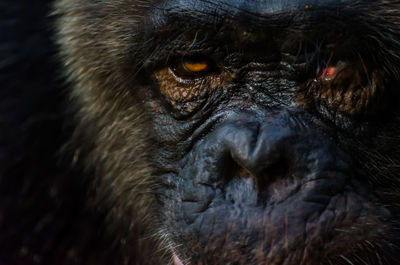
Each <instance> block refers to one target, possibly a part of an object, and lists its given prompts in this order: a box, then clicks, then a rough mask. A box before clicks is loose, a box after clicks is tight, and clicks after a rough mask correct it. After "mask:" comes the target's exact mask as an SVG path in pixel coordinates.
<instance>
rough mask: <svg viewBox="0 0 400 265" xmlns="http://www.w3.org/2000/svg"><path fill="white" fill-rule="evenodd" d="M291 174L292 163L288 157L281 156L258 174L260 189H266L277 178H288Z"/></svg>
mask: <svg viewBox="0 0 400 265" xmlns="http://www.w3.org/2000/svg"><path fill="white" fill-rule="evenodd" d="M289 175H290V163H289V160H288V159H287V158H286V157H284V156H283V157H280V158H279V159H277V160H276V161H274V162H273V163H270V164H269V165H267V166H266V167H265V168H263V170H262V171H261V172H260V173H259V174H258V176H257V186H258V188H259V190H265V189H267V188H268V186H270V185H271V183H273V182H275V181H276V180H277V179H282V178H287V177H289Z"/></svg>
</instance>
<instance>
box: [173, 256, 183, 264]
mask: <svg viewBox="0 0 400 265" xmlns="http://www.w3.org/2000/svg"><path fill="white" fill-rule="evenodd" d="M172 260H173V261H174V265H184V264H183V262H182V261H181V259H180V258H179V257H178V256H177V255H176V254H173V256H172Z"/></svg>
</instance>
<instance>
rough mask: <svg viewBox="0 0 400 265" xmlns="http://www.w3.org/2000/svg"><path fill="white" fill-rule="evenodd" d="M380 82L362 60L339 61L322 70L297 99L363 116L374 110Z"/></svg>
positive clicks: (377, 76) (376, 75) (347, 113)
mask: <svg viewBox="0 0 400 265" xmlns="http://www.w3.org/2000/svg"><path fill="white" fill-rule="evenodd" d="M380 83H381V80H380V78H379V75H378V74H377V73H376V72H375V71H373V70H371V68H370V67H368V65H367V64H365V62H364V61H350V62H349V61H347V62H345V61H338V62H336V63H335V64H331V65H327V66H326V67H324V68H323V69H321V71H319V74H318V77H317V78H316V79H314V80H313V82H311V83H310V86H309V87H308V88H307V89H308V91H307V94H308V95H306V96H305V97H304V98H302V97H300V98H299V99H300V100H304V99H305V98H308V97H309V98H311V99H312V100H314V102H316V101H317V102H321V103H323V105H324V106H326V107H328V108H329V109H330V110H332V111H335V112H341V113H343V114H346V115H362V114H366V113H368V112H369V111H370V110H372V109H373V108H372V107H371V106H372V105H373V104H374V102H375V100H374V99H375V98H376V94H377V93H378V89H379V87H382V85H381V84H380ZM306 100H307V99H306Z"/></svg>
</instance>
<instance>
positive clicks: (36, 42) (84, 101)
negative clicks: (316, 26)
mask: <svg viewBox="0 0 400 265" xmlns="http://www.w3.org/2000/svg"><path fill="white" fill-rule="evenodd" d="M110 2H112V4H107V1H89V0H82V1H68V0H60V1H57V3H56V4H55V3H53V1H49V0H37V1H31V0H17V1H11V0H6V1H3V2H0V84H1V87H2V89H1V92H0V264H5V265H11V264H21V265H29V264H46V265H48V264H60V265H61V264H75V265H78V264H82V265H83V264H85V265H89V264H96V265H101V264H138V265H143V264H166V263H167V262H169V261H170V257H171V255H172V251H173V250H174V249H175V248H178V246H175V245H174V244H173V243H172V241H171V239H170V236H169V235H168V233H166V232H164V231H163V229H162V228H161V227H162V226H161V225H160V223H161V220H159V216H158V212H157V211H156V208H155V207H156V205H157V201H156V199H157V198H156V196H155V194H154V192H155V190H156V189H157V188H158V186H157V184H156V183H155V181H154V180H153V178H152V173H153V171H154V170H155V169H154V168H152V166H150V165H149V163H150V162H149V160H150V156H151V154H152V151H153V148H156V146H153V145H152V143H153V139H151V137H152V135H154V132H153V131H152V130H153V127H152V126H151V123H150V122H149V120H150V119H151V117H149V116H148V115H147V114H146V113H145V112H144V111H143V109H142V106H141V105H140V99H138V96H137V95H136V94H135V93H136V91H135V83H134V82H136V80H135V79H134V78H135V77H136V74H137V73H138V72H139V71H140V66H141V65H142V64H143V62H144V61H143V60H145V59H146V58H141V57H140V56H141V54H135V52H132V51H143V50H144V49H145V48H144V47H143V46H146V45H148V43H147V42H143V43H141V42H139V41H137V42H136V41H135V38H137V37H138V36H136V35H135V31H134V30H132V28H135V27H136V26H137V27H140V25H137V24H138V21H139V20H140V19H141V14H142V13H143V12H145V11H146V10H147V9H148V8H151V5H150V3H149V1H145V0H130V1H128V0H116V1H110ZM354 3H355V4H354V7H352V8H354V9H355V10H356V9H357V8H360V7H359V6H358V5H357V2H354ZM391 4H392V2H391V1H387V2H384V1H381V2H380V4H376V6H375V8H372V9H371V10H374V13H373V14H371V13H369V17H364V18H363V19H365V21H366V22H365V23H370V24H371V25H370V29H371V32H372V33H373V34H371V35H367V36H368V38H372V39H374V40H375V44H376V45H377V47H380V48H381V49H380V50H381V51H383V52H382V53H383V54H381V55H380V56H376V58H377V60H376V62H374V63H376V64H378V65H379V66H380V68H381V69H380V70H382V71H383V72H385V74H387V75H389V76H391V77H395V78H399V64H400V63H399V61H400V59H399V58H400V45H399V42H400V30H399V29H398V28H397V27H399V25H400V8H399V5H397V6H396V8H395V9H390V8H387V6H386V5H391ZM127 5H129V8H127ZM383 20H384V21H383ZM382 21H383V22H382ZM140 22H141V23H142V22H143V21H142V20H140ZM126 25H132V27H129V28H128V27H126ZM294 30H295V29H294ZM369 33H370V32H369ZM139 37H142V36H139ZM139 37H138V38H139ZM151 45H156V46H157V43H151V44H150V46H151ZM138 46H140V47H138ZM146 47H147V46H146ZM152 48H153V49H154V50H157V49H156V48H157V47H148V49H149V50H151V49H152ZM135 56H137V57H135ZM135 59H136V61H135ZM132 65H134V67H133V66H132ZM389 119H391V122H386V123H384V126H381V124H380V123H379V122H377V125H376V127H375V128H379V129H380V130H377V131H374V132H373V133H371V134H372V135H373V136H374V141H375V142H374V143H373V144H372V143H370V142H369V139H360V142H362V143H363V144H362V146H363V148H360V150H359V152H357V159H358V160H359V161H361V162H360V164H361V165H365V167H367V169H366V170H368V172H370V175H371V176H372V177H371V178H370V179H369V181H370V182H371V183H372V184H376V183H380V182H388V181H390V182H392V188H391V189H390V190H389V191H387V190H386V189H384V188H382V190H383V191H382V197H383V198H384V199H383V200H384V201H385V202H387V204H389V205H390V209H391V210H392V211H393V212H397V211H398V210H399V208H398V201H399V195H398V194H397V192H396V191H397V190H398V189H399V188H398V187H399V186H400V183H399V182H400V178H399V177H398V175H399V170H398V165H399V164H400V163H399V162H398V159H399V158H398V150H397V147H399V146H400V139H399V138H398V132H399V129H398V124H399V123H398V119H397V118H393V117H390V118H389ZM368 144H371V146H372V151H371V147H370V146H368ZM376 146H381V147H382V149H381V150H379V149H378V148H376ZM354 148H359V147H354ZM365 161H368V162H369V163H367V164H366V162H365ZM385 187H386V186H385ZM394 226H397V224H394ZM390 243H393V242H390ZM395 243H398V242H395ZM373 247H376V248H377V252H379V253H381V252H382V250H381V249H379V246H373ZM354 255H355V256H356V255H357V253H355V254H354ZM355 260H356V258H355ZM336 262H338V263H339V262H343V260H338V261H336ZM372 262H373V261H371V263H370V264H375V263H372Z"/></svg>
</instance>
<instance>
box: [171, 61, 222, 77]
mask: <svg viewBox="0 0 400 265" xmlns="http://www.w3.org/2000/svg"><path fill="white" fill-rule="evenodd" d="M171 69H172V70H173V72H174V73H175V74H176V75H177V76H178V77H180V78H184V79H194V78H199V77H202V76H205V75H208V74H212V73H215V72H217V71H218V67H217V66H216V64H215V62H214V61H213V60H212V59H210V58H207V57H204V56H193V57H189V58H182V59H181V60H178V61H176V62H175V63H174V64H173V66H172V67H171Z"/></svg>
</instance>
